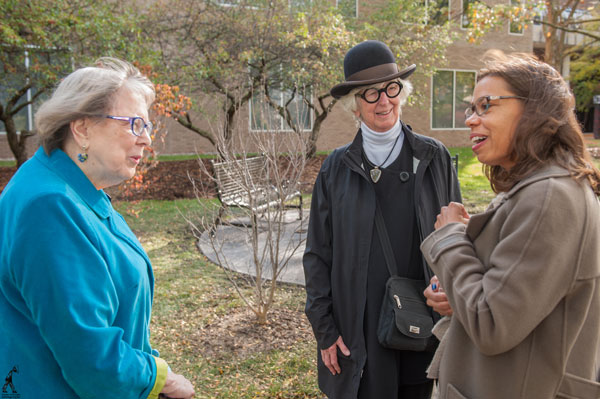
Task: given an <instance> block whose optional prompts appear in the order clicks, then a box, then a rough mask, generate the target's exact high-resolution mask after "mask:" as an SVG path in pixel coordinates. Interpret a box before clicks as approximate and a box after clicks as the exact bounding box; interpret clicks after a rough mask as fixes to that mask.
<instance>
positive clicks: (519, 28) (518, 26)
mask: <svg viewBox="0 0 600 399" xmlns="http://www.w3.org/2000/svg"><path fill="white" fill-rule="evenodd" d="M520 4H521V1H520V0H510V5H511V6H513V7H516V6H519V5H520ZM508 32H509V33H510V34H512V35H522V34H523V22H515V21H513V20H512V19H511V21H510V26H509V28H508Z"/></svg>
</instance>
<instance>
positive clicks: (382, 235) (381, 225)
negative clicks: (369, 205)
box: [375, 201, 397, 276]
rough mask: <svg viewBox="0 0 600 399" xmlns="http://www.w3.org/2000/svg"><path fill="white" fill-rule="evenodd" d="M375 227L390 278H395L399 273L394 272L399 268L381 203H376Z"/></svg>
mask: <svg viewBox="0 0 600 399" xmlns="http://www.w3.org/2000/svg"><path fill="white" fill-rule="evenodd" d="M375 226H376V227H377V235H378V236H379V241H381V247H382V249H383V256H384V257H385V263H386V265H387V268H388V271H389V272H390V276H395V275H397V273H394V272H393V271H394V270H395V269H396V268H397V266H396V258H395V257H394V251H392V244H390V238H389V236H388V233H387V228H386V227H385V222H384V220H383V215H382V214H381V208H379V201H377V202H376V203H375Z"/></svg>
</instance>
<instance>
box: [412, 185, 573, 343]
mask: <svg viewBox="0 0 600 399" xmlns="http://www.w3.org/2000/svg"><path fill="white" fill-rule="evenodd" d="M534 186H535V187H534ZM511 201H514V206H513V208H512V209H510V210H509V211H508V213H507V215H506V220H504V222H503V225H502V227H501V230H500V235H499V237H498V242H497V243H496V244H495V246H494V248H493V250H492V252H491V255H490V258H489V261H488V265H489V266H488V267H487V268H486V267H484V265H483V263H482V261H481V260H480V259H479V258H478V256H477V252H476V250H475V248H474V246H473V243H472V242H471V240H470V239H469V238H468V236H467V235H466V233H465V226H464V225H463V224H461V223H450V224H448V225H446V226H444V227H443V228H441V229H439V230H437V231H435V232H434V233H432V234H431V235H430V236H429V237H428V238H426V240H425V241H424V242H423V244H422V247H421V248H422V251H423V254H424V255H425V257H426V259H427V261H428V262H429V264H430V265H431V267H432V268H433V270H434V271H435V272H436V274H437V275H438V277H439V278H440V281H441V282H442V285H443V286H444V289H445V291H446V293H447V295H448V299H449V301H450V304H451V306H452V309H453V311H454V315H453V317H456V318H457V319H458V320H459V321H460V323H461V324H462V326H463V327H464V329H465V331H466V332H467V334H468V335H469V337H470V338H471V340H472V341H473V343H474V344H475V345H476V346H477V347H478V349H479V350H480V351H481V352H482V353H483V354H485V355H497V354H500V353H504V352H506V351H509V350H511V349H512V348H514V347H515V346H517V345H518V344H519V343H521V342H522V341H523V340H524V339H525V338H526V337H527V336H528V335H529V334H530V333H531V332H532V331H533V330H534V329H535V328H536V327H537V326H538V325H539V324H540V323H541V322H542V320H543V319H544V318H546V317H547V316H548V315H549V314H550V313H551V312H552V311H553V310H554V309H555V307H556V306H557V304H558V303H559V301H561V300H562V298H564V296H565V295H566V293H567V291H568V290H569V288H570V282H571V281H572V280H573V278H574V275H575V268H574V267H572V266H573V265H574V263H575V262H576V259H577V256H578V254H577V251H578V248H579V240H580V238H581V226H583V224H584V221H583V216H582V215H581V213H582V212H581V211H578V210H577V202H576V201H573V198H572V197H569V194H568V193H567V190H565V189H562V190H557V189H556V187H555V185H554V184H552V183H550V182H549V181H548V180H546V181H545V182H544V183H535V184H534V185H531V186H529V187H527V188H525V189H522V190H521V191H520V192H519V193H517V195H516V196H515V197H513V199H512V200H511ZM506 205H508V203H507V204H505V206H506ZM499 211H500V210H499ZM499 211H498V212H499Z"/></svg>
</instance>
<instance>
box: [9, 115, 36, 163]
mask: <svg viewBox="0 0 600 399" xmlns="http://www.w3.org/2000/svg"><path fill="white" fill-rule="evenodd" d="M2 122H4V128H5V129H6V140H7V141H8V146H9V147H10V150H11V152H12V153H13V155H14V157H15V159H16V160H17V168H18V167H20V166H21V165H23V164H24V163H25V161H27V159H28V157H27V148H26V143H27V139H28V138H29V137H30V136H33V134H32V133H31V132H29V131H28V130H24V131H22V132H21V134H20V135H19V134H18V133H17V128H16V126H15V121H14V119H13V117H12V115H3V116H2Z"/></svg>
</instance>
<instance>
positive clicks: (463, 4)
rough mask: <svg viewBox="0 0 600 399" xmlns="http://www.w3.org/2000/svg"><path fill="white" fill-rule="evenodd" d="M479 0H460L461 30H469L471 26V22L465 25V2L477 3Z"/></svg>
mask: <svg viewBox="0 0 600 399" xmlns="http://www.w3.org/2000/svg"><path fill="white" fill-rule="evenodd" d="M477 1H478V0H461V2H460V26H459V28H460V29H461V30H468V29H469V27H470V26H471V24H470V23H469V24H468V25H467V26H463V17H464V15H465V12H464V11H465V2H467V3H475V2H477ZM509 1H510V0H509Z"/></svg>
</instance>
